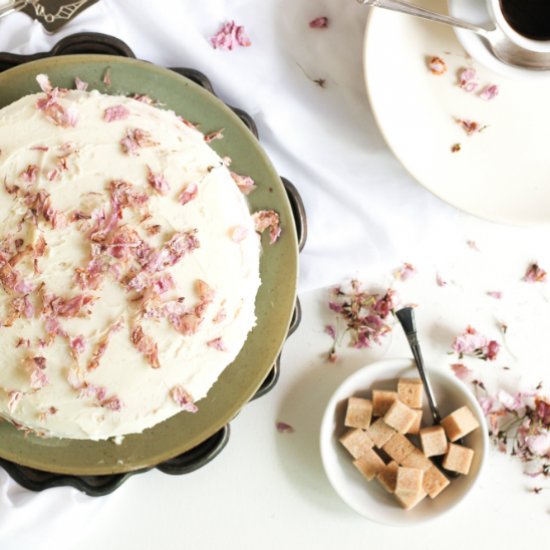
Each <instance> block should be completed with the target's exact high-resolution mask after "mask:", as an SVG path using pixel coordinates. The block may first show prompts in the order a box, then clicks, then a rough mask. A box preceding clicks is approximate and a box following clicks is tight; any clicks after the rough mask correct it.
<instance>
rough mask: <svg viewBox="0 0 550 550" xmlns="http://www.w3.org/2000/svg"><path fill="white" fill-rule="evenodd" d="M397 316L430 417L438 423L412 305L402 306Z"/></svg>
mask: <svg viewBox="0 0 550 550" xmlns="http://www.w3.org/2000/svg"><path fill="white" fill-rule="evenodd" d="M396 315H397V318H398V319H399V322H400V323H401V326H402V327H403V331H404V332H405V335H406V336H407V341H408V342H409V346H410V348H411V351H412V354H413V357H414V362H415V363H416V368H417V369H418V373H419V374H420V378H421V379H422V383H423V384H424V389H425V390H426V397H427V398H428V405H429V406H430V411H431V412H432V418H433V421H434V424H439V422H440V421H441V415H440V414H439V411H438V409H437V403H436V401H435V397H434V394H433V391H432V387H431V386H430V380H429V379H428V375H427V374H426V368H425V365H424V359H423V358H422V352H421V351H420V345H419V344H418V336H417V334H416V322H415V318H414V309H413V308H412V307H404V308H402V309H400V310H399V311H397V312H396Z"/></svg>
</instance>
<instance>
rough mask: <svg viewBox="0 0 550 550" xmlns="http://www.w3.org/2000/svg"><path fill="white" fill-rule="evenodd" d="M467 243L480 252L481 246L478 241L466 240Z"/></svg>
mask: <svg viewBox="0 0 550 550" xmlns="http://www.w3.org/2000/svg"><path fill="white" fill-rule="evenodd" d="M466 244H467V245H468V246H469V247H470V248H471V249H472V250H475V251H476V252H479V248H478V246H477V243H476V242H475V241H472V240H469V241H466Z"/></svg>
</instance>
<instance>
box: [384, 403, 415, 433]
mask: <svg viewBox="0 0 550 550" xmlns="http://www.w3.org/2000/svg"><path fill="white" fill-rule="evenodd" d="M415 420H416V413H415V412H414V411H413V409H411V408H410V407H407V405H405V404H404V403H401V401H399V400H398V399H396V400H395V401H394V403H393V405H392V406H391V407H390V408H389V409H388V412H387V413H386V414H385V415H384V422H385V423H386V424H387V425H388V426H391V427H392V428H393V429H394V430H397V431H398V432H399V433H402V434H404V433H407V432H408V431H409V428H410V427H411V426H412V425H413V423H414V421H415Z"/></svg>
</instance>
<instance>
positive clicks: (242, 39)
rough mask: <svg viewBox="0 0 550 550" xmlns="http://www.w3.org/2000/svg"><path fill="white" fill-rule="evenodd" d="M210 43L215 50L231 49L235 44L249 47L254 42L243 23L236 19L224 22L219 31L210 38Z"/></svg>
mask: <svg viewBox="0 0 550 550" xmlns="http://www.w3.org/2000/svg"><path fill="white" fill-rule="evenodd" d="M210 43H211V44H212V47H213V48H214V49H215V50H226V51H231V50H232V49H233V48H234V47H235V46H244V47H248V46H250V45H251V44H252V43H251V42H250V39H249V38H248V35H247V34H246V32H245V30H244V27H243V26H242V25H237V24H236V23H235V21H227V22H226V23H223V24H222V26H221V27H220V29H219V30H218V32H217V33H216V34H215V35H214V36H212V38H210Z"/></svg>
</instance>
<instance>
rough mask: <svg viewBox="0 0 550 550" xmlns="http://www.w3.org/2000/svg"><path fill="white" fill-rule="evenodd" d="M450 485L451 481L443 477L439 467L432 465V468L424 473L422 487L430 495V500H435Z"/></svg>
mask: <svg viewBox="0 0 550 550" xmlns="http://www.w3.org/2000/svg"><path fill="white" fill-rule="evenodd" d="M449 483H450V481H449V480H448V479H447V478H446V477H445V475H443V473H442V472H441V471H440V470H439V468H438V467H437V466H434V465H432V467H431V468H429V469H428V470H426V471H425V472H424V480H423V482H422V487H423V488H424V491H426V493H428V495H430V498H435V497H436V496H437V495H438V494H439V493H441V491H443V489H445V488H446V487H447V486H448V485H449Z"/></svg>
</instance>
